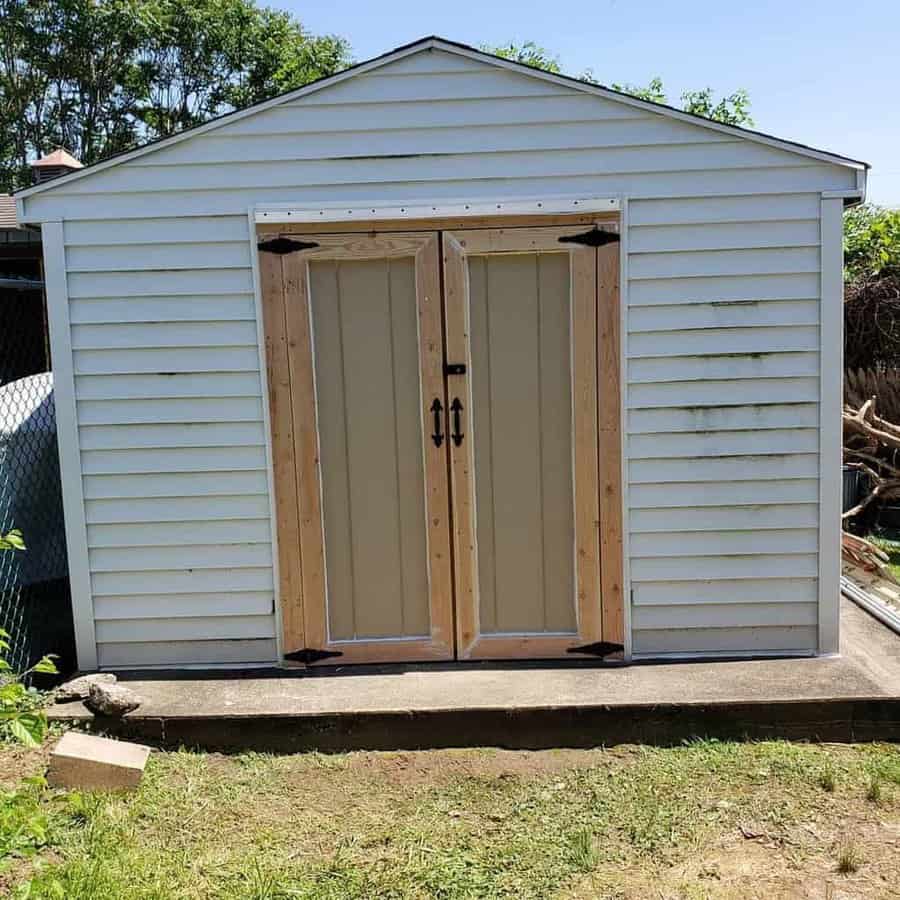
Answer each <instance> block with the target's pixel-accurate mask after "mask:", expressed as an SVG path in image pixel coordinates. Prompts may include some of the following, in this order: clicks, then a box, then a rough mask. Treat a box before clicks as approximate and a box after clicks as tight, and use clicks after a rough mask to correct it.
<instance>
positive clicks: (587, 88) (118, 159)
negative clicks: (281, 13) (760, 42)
mask: <svg viewBox="0 0 900 900" xmlns="http://www.w3.org/2000/svg"><path fill="white" fill-rule="evenodd" d="M427 50H441V51H443V52H445V53H451V54H455V55H457V56H462V57H465V58H468V59H472V60H474V61H476V62H478V63H481V64H484V65H492V66H495V67H497V68H501V69H507V70H509V71H512V72H515V73H517V74H519V75H525V76H528V77H531V78H537V79H540V80H542V81H546V82H549V83H551V84H555V85H558V86H561V87H565V88H567V89H569V90H576V91H580V92H582V93H585V94H591V95H593V96H595V97H601V98H603V99H604V100H609V101H613V102H617V103H622V104H624V105H626V106H632V107H635V108H636V109H640V110H642V111H644V112H650V113H655V114H656V115H661V116H666V117H668V118H672V119H675V120H677V121H680V122H687V123H690V124H692V125H696V126H698V127H700V128H708V129H711V130H713V131H718V132H721V133H723V134H728V135H732V136H735V137H740V138H743V139H745V140H748V141H754V142H756V143H760V144H765V145H767V146H769V147H775V148H777V149H780V150H785V151H787V152H790V153H796V154H797V155H799V156H805V157H808V158H812V159H815V160H818V161H819V162H825V163H831V164H833V165H837V166H843V167H845V168H849V169H855V170H857V171H862V172H863V173H864V172H865V169H866V168H867V163H864V162H862V161H860V160H855V159H850V158H849V157H845V156H841V155H839V154H836V153H829V152H827V151H825V150H817V149H815V148H814V147H807V146H805V145H803V144H798V143H795V142H792V141H788V140H784V139H781V138H777V137H773V136H771V135H767V134H763V133H761V132H757V131H751V130H749V129H746V128H740V127H738V126H735V125H725V124H722V123H721V122H714V121H712V120H711V119H705V118H704V117H702V116H697V115H693V114H691V113H687V112H684V111H682V110H679V109H675V108H674V107H670V106H666V105H664V104H660V103H653V102H651V101H649V100H641V99H639V98H637V97H632V96H631V95H629V94H623V93H620V92H619V91H614V90H611V89H610V88H605V87H602V86H600V85H595V84H589V83H588V82H585V81H580V80H579V79H577V78H571V77H568V76H565V75H556V74H553V73H552V72H545V71H543V70H541V69H535V68H533V67H532V66H527V65H524V64H523V63H519V62H513V61H512V60H507V59H502V58H500V57H498V56H493V55H491V54H490V53H484V52H482V51H480V50H476V49H475V48H474V47H469V46H467V45H465V44H458V43H455V42H453V41H448V40H446V39H443V38H439V37H427V38H422V39H421V40H419V41H415V42H414V43H412V44H407V45H405V46H403V47H398V48H396V49H395V50H391V51H389V52H387V53H385V54H384V55H382V56H378V57H374V58H373V59H370V60H367V61H365V62H362V63H359V64H358V65H355V66H352V67H351V68H349V69H345V70H344V71H343V72H338V73H337V74H336V75H330V76H328V77H326V78H321V79H319V80H318V81H314V82H312V83H311V84H308V85H305V86H304V87H301V88H298V89H297V90H295V91H291V92H289V93H287V94H282V95H280V96H278V97H273V98H272V99H270V100H266V101H264V102H262V103H258V104H256V105H255V106H249V107H247V108H246V109H242V110H237V111H235V112H233V113H228V114H226V115H223V116H220V117H219V118H217V119H213V120H212V121H210V122H206V123H205V124H203V125H198V126H196V127H195V128H190V129H188V130H186V131H183V132H181V133H180V134H175V135H172V136H171V137H168V138H163V139H162V140H159V141H154V142H153V143H150V144H147V145H145V146H143V147H138V148H137V149H135V150H131V151H128V152H127V153H122V154H121V155H119V156H115V157H113V158H111V159H108V160H105V161H103V162H99V163H95V164H94V165H91V166H86V167H85V168H83V169H79V170H77V171H75V172H70V173H69V174H68V175H63V176H61V177H59V178H55V179H53V180H52V181H50V182H47V183H45V184H39V185H34V186H32V187H30V188H26V189H25V190H23V191H21V192H19V193H18V194H16V209H17V215H18V219H19V221H20V222H28V221H32V220H31V219H28V217H27V212H26V209H25V203H24V200H25V199H26V198H28V197H31V196H33V195H35V194H39V193H43V192H45V191H54V190H58V189H60V188H64V187H65V186H66V185H68V184H69V183H70V182H73V181H77V180H78V179H81V178H87V177H89V176H90V175H92V174H93V173H95V172H102V171H104V170H105V169H108V168H110V167H111V166H116V165H119V164H120V163H125V162H129V161H130V160H133V159H137V158H138V157H141V156H145V155H146V154H148V153H153V152H154V151H155V150H162V149H164V148H166V147H171V146H172V145H173V144H176V143H179V142H180V141H184V140H188V139H189V138H191V137H193V136H195V135H200V134H206V133H208V132H209V131H212V130H214V129H216V128H219V127H221V126H223V125H226V124H231V123H233V122H239V121H241V120H242V119H244V118H246V117H247V116H252V115H254V114H255V113H257V112H263V111H264V110H267V109H271V108H272V107H274V106H279V105H281V104H283V103H292V102H294V101H296V100H299V99H300V98H302V97H305V96H307V95H308V94H312V93H315V92H317V91H321V90H324V89H325V88H328V87H331V86H333V85H336V84H340V83H341V82H342V81H346V80H347V79H349V78H353V77H355V76H357V75H362V74H365V73H366V72H371V71H372V70H374V69H379V68H381V67H383V66H386V65H389V64H390V63H393V62H396V61H397V60H400V59H403V58H405V57H407V56H412V55H414V54H416V53H421V52H423V51H427ZM859 181H862V185H861V187H864V176H863V177H862V178H860V177H859V176H858V183H859Z"/></svg>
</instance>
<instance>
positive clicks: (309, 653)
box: [284, 647, 344, 665]
mask: <svg viewBox="0 0 900 900" xmlns="http://www.w3.org/2000/svg"><path fill="white" fill-rule="evenodd" d="M343 655H344V654H343V653H341V651H340V650H315V649H313V648H312V647H304V648H303V649H302V650H295V651H294V652H293V653H285V654H284V658H285V659H287V660H290V661H291V662H301V663H306V665H309V664H310V663H314V662H319V661H320V660H323V659H331V658H332V657H333V656H343Z"/></svg>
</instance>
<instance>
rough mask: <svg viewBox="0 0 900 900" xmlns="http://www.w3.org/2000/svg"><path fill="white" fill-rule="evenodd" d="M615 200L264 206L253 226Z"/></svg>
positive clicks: (608, 204)
mask: <svg viewBox="0 0 900 900" xmlns="http://www.w3.org/2000/svg"><path fill="white" fill-rule="evenodd" d="M620 205H621V204H620V201H619V198H618V197H540V198H528V199H521V200H497V201H494V202H485V201H479V202H477V203H470V202H467V201H465V200H459V201H456V200H453V201H449V202H441V203H435V204H431V203H426V204H423V203H420V202H416V203H410V204H406V205H401V206H380V205H379V204H377V203H371V204H367V203H359V204H354V205H353V206H347V205H346V204H344V205H339V204H334V205H326V204H318V205H316V206H308V207H304V206H297V205H296V204H289V203H287V204H280V203H276V204H265V205H264V206H257V207H256V209H255V217H256V222H257V224H261V223H263V222H268V223H272V224H284V223H286V222H354V221H359V222H371V221H390V220H397V221H402V220H404V219H443V218H456V217H460V218H462V217H465V216H517V215H542V214H543V215H548V214H554V213H555V214H560V213H596V212H618V211H619V209H620Z"/></svg>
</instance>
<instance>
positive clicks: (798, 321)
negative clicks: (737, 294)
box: [628, 300, 819, 335]
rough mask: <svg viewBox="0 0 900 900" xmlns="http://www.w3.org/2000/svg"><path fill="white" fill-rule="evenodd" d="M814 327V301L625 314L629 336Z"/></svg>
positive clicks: (816, 313) (705, 305) (650, 308)
mask: <svg viewBox="0 0 900 900" xmlns="http://www.w3.org/2000/svg"><path fill="white" fill-rule="evenodd" d="M818 324H819V301H818V300H779V301H774V300H772V301H761V300H744V301H726V302H720V303H696V304H695V303H691V304H681V305H673V306H636V307H632V308H631V309H629V310H628V332H629V334H632V335H635V334H638V333H640V332H661V331H683V330H690V329H697V328H711V329H715V328H753V327H766V328H780V327H784V326H790V325H818Z"/></svg>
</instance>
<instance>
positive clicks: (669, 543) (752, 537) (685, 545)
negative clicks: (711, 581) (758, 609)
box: [630, 528, 818, 559]
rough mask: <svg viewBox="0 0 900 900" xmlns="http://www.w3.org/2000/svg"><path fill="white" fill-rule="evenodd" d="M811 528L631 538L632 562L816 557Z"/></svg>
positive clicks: (686, 533)
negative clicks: (677, 558)
mask: <svg viewBox="0 0 900 900" xmlns="http://www.w3.org/2000/svg"><path fill="white" fill-rule="evenodd" d="M817 535H818V532H817V531H816V530H815V529H814V528H784V529H774V528H773V529H769V530H762V531H694V532H680V533H674V534H633V535H631V541H630V548H631V555H632V558H635V559H636V558H639V557H657V556H694V557H695V556H734V555H736V554H744V555H748V554H756V553H766V554H770V553H780V554H787V553H815V552H816V551H817V549H818V546H817V544H818V537H817Z"/></svg>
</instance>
